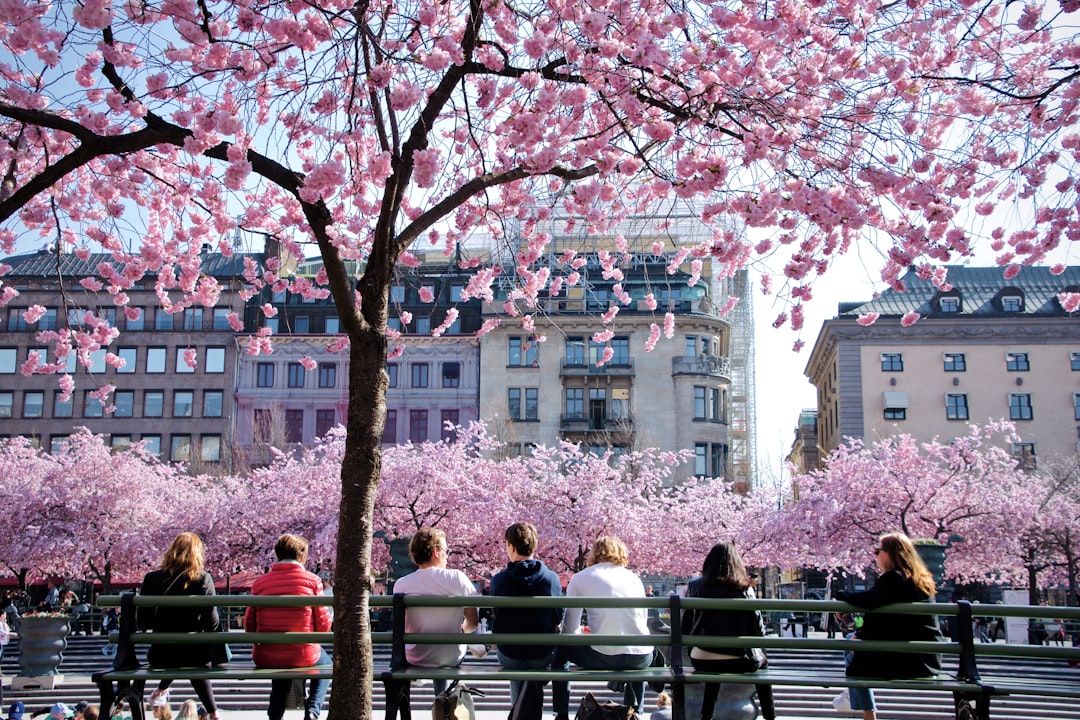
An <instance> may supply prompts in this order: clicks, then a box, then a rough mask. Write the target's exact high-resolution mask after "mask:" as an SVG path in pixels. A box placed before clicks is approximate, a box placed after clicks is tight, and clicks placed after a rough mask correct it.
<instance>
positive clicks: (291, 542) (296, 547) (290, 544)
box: [274, 533, 308, 563]
mask: <svg viewBox="0 0 1080 720" xmlns="http://www.w3.org/2000/svg"><path fill="white" fill-rule="evenodd" d="M307 553H308V541H307V540H305V539H304V538H302V537H300V536H299V535H293V534H292V533H285V534H284V535H282V536H281V537H279V538H278V539H277V542H276V543H274V555H275V556H277V559H278V560H296V561H297V562H300V563H302V562H304V561H305V560H307Z"/></svg>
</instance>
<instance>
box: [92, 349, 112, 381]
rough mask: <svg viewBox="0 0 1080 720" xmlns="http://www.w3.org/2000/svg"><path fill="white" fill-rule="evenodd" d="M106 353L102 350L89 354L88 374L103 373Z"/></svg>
mask: <svg viewBox="0 0 1080 720" xmlns="http://www.w3.org/2000/svg"><path fill="white" fill-rule="evenodd" d="M107 354H108V351H107V350H105V349H104V348H102V349H101V350H95V351H94V352H92V353H90V372H92V373H94V374H95V375H100V374H101V373H103V372H105V368H106V367H107V365H106V364H105V355H107Z"/></svg>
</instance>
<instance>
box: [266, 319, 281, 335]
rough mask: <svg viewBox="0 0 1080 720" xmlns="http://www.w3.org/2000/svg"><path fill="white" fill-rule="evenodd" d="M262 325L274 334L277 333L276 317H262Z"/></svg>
mask: <svg viewBox="0 0 1080 720" xmlns="http://www.w3.org/2000/svg"><path fill="white" fill-rule="evenodd" d="M263 327H264V328H267V329H268V330H269V331H270V332H271V333H273V334H274V335H277V331H278V319H277V318H276V317H264V318H263Z"/></svg>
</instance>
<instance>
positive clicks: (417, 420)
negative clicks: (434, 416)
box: [409, 410, 428, 443]
mask: <svg viewBox="0 0 1080 720" xmlns="http://www.w3.org/2000/svg"><path fill="white" fill-rule="evenodd" d="M427 413H428V411H427V410H410V411H409V441H410V442H414V443H418V442H424V441H425V440H427V439H428V433H427Z"/></svg>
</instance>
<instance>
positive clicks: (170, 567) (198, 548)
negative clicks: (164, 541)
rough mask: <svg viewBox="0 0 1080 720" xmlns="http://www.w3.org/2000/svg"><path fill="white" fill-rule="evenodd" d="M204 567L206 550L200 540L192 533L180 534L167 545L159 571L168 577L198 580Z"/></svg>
mask: <svg viewBox="0 0 1080 720" xmlns="http://www.w3.org/2000/svg"><path fill="white" fill-rule="evenodd" d="M205 566H206V549H205V547H204V546H203V541H202V538H200V537H199V536H198V535H196V534H195V533H193V532H182V533H180V534H179V535H177V536H176V539H175V540H173V541H172V544H171V545H169V549H168V550H166V551H165V556H164V557H162V558H161V569H162V570H164V571H165V572H166V573H168V574H169V575H186V576H187V577H188V579H189V580H198V579H199V576H200V575H201V574H202V571H203V568H204V567H205Z"/></svg>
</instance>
